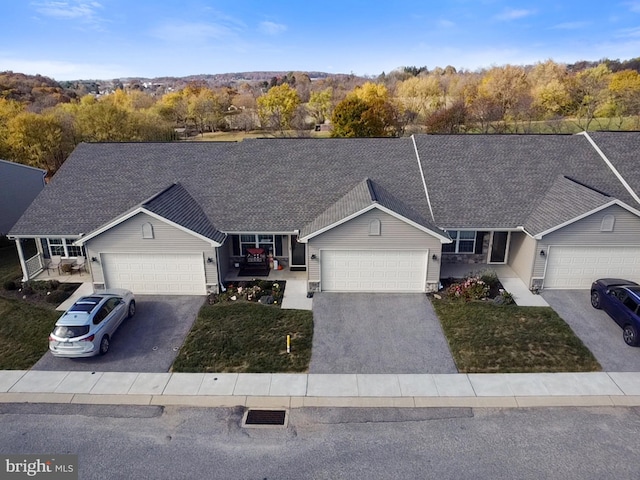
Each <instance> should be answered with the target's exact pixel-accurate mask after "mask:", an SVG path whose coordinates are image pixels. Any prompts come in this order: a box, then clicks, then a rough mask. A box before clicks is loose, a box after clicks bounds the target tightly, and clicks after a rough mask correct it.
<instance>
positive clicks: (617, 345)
mask: <svg viewBox="0 0 640 480" xmlns="http://www.w3.org/2000/svg"><path fill="white" fill-rule="evenodd" d="M542 296H543V297H544V299H545V300H546V301H547V303H548V304H549V305H550V306H551V308H553V309H554V310H555V311H556V312H557V313H558V315H560V316H561V317H562V318H563V319H564V321H565V322H567V323H568V324H569V326H570V327H571V329H572V330H573V331H574V332H575V334H576V335H577V336H578V337H579V338H580V340H582V342H583V343H584V344H585V345H586V346H587V348H588V349H589V350H591V353H593V355H594V356H595V357H596V359H597V360H598V362H600V365H601V366H602V369H603V370H604V371H605V372H640V348H638V347H630V346H628V345H627V344H626V343H624V340H622V329H621V328H620V327H619V326H618V324H617V323H616V322H614V321H613V319H612V318H611V317H610V316H609V315H607V314H606V313H605V312H603V311H602V310H596V309H595V308H593V307H592V306H591V300H590V298H589V290H544V291H543V292H542ZM639 468H640V467H639Z"/></svg>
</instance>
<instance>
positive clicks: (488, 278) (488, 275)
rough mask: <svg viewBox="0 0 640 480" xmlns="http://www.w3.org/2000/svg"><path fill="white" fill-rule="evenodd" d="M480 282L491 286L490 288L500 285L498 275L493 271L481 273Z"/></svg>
mask: <svg viewBox="0 0 640 480" xmlns="http://www.w3.org/2000/svg"><path fill="white" fill-rule="evenodd" d="M480 280H482V281H483V282H484V283H486V284H487V285H489V288H490V289H491V288H494V287H497V286H498V284H499V283H500V280H498V274H497V273H496V272H495V271H493V270H485V271H483V272H481V273H480Z"/></svg>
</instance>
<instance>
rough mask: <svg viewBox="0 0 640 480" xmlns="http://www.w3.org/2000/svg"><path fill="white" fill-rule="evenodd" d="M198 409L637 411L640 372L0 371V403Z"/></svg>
mask: <svg viewBox="0 0 640 480" xmlns="http://www.w3.org/2000/svg"><path fill="white" fill-rule="evenodd" d="M18 402H28V403H79V404H122V405H184V406H202V407H228V406H236V405H240V406H245V407H262V408H276V407H281V408H282V407H285V408H300V407H311V406H313V407H445V406H446V407H512V408H517V407H549V406H640V372H623V373H614V372H611V373H605V372H593V373H541V374H516V373H514V374H442V375H429V374H402V375H393V374H389V375H356V374H344V375H341V374H267V373H265V374H236V373H220V374H213V373H211V374H204V373H115V372H104V373H102V372H43V371H36V370H29V371H23V370H5V371H0V403H18Z"/></svg>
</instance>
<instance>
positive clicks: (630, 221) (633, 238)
mask: <svg viewBox="0 0 640 480" xmlns="http://www.w3.org/2000/svg"><path fill="white" fill-rule="evenodd" d="M605 215H613V216H614V217H615V224H614V227H613V231H612V232H601V231H600V226H601V225H602V219H603V218H604V216H605ZM549 245H566V246H572V245H576V246H596V245H605V246H630V247H631V246H640V218H638V217H637V216H636V215H634V214H633V213H631V212H629V211H627V210H625V209H624V208H622V207H619V206H617V205H613V206H611V207H609V208H606V209H604V210H602V211H600V212H598V213H594V214H593V215H590V216H588V217H587V218H583V219H582V220H579V221H577V222H574V223H572V224H570V225H567V226H566V227H564V228H561V229H560V230H556V231H555V232H552V233H550V234H548V235H545V236H544V237H543V238H542V240H540V242H539V243H538V249H537V250H545V251H546V249H547V247H548V246H549ZM535 259H536V260H535V265H534V269H533V277H534V278H535V277H542V276H543V275H544V267H545V261H546V257H541V256H540V255H536V256H535Z"/></svg>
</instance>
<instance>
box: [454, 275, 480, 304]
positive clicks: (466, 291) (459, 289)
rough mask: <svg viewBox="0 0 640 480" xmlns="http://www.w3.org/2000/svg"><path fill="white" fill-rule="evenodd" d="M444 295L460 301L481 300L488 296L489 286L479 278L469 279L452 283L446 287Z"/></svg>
mask: <svg viewBox="0 0 640 480" xmlns="http://www.w3.org/2000/svg"><path fill="white" fill-rule="evenodd" d="M445 295H446V296H447V297H449V298H459V299H462V300H483V299H485V298H488V296H489V285H487V284H486V283H485V282H484V281H483V280H481V279H480V277H469V278H466V279H465V280H464V281H463V282H460V283H453V284H451V285H449V287H447V289H446V291H445Z"/></svg>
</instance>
